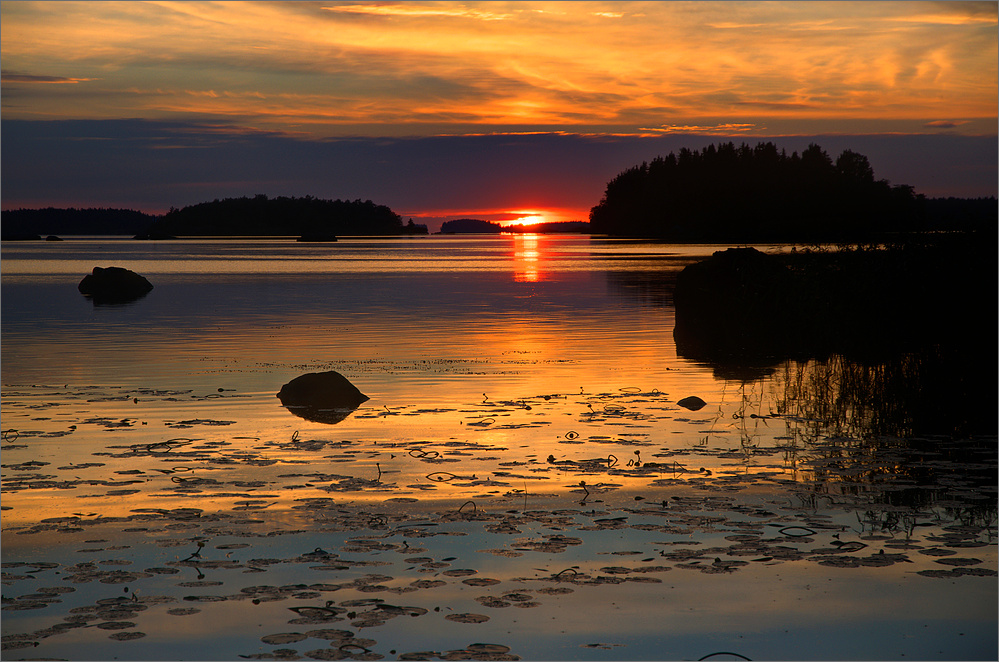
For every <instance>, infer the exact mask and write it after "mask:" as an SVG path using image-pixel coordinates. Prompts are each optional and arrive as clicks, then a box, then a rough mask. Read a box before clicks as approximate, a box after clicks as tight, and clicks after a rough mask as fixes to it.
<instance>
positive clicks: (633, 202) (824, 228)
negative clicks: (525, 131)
mask: <svg viewBox="0 0 999 662" xmlns="http://www.w3.org/2000/svg"><path fill="white" fill-rule="evenodd" d="M996 221H997V206H996V198H994V197H992V198H979V199H956V198H947V199H942V198H937V199H927V198H926V197H924V196H922V195H918V194H916V192H915V191H914V190H913V188H912V187H911V186H907V185H895V186H893V185H891V184H890V183H889V182H888V181H887V180H884V179H880V180H879V179H876V178H875V175H874V170H873V168H872V167H871V165H870V162H869V160H868V158H867V157H866V156H864V155H863V154H858V153H857V152H853V151H851V150H845V151H844V152H843V153H842V154H840V155H839V157H837V159H836V160H835V161H833V159H832V158H831V157H830V156H829V155H828V154H827V153H826V152H825V151H823V150H822V148H821V147H820V146H819V145H816V144H812V145H810V146H809V147H808V149H806V150H804V151H803V152H802V153H801V154H800V155H799V154H798V153H797V152H793V153H791V154H790V155H788V154H787V152H786V151H785V150H779V149H778V148H777V146H776V145H775V144H773V143H771V142H767V143H759V144H757V145H756V146H755V147H750V146H749V145H747V144H745V143H743V144H742V145H740V146H738V147H736V145H735V144H734V143H732V142H728V143H722V144H719V145H709V146H708V147H705V148H704V149H702V150H700V151H696V150H690V149H686V148H684V149H681V150H680V151H679V153H678V154H674V153H670V154H669V155H668V156H666V157H662V156H660V157H658V158H656V159H653V160H652V161H651V162H648V163H642V164H641V165H638V166H635V167H632V168H629V169H628V170H625V171H624V172H622V173H620V174H619V175H617V176H616V177H614V178H613V179H612V180H611V181H610V182H609V183H608V184H607V188H606V192H605V193H604V196H603V198H602V199H601V200H600V202H599V203H598V204H597V205H596V206H594V207H593V208H592V209H591V210H590V231H591V232H593V233H596V234H608V235H617V236H634V237H649V238H659V239H665V240H667V241H674V242H705V243H745V242H771V241H775V242H839V241H861V240H870V239H872V238H876V237H878V236H884V235H887V234H894V233H906V232H931V231H933V232H935V231H963V232H967V231H988V232H991V233H993V234H994V233H995V228H996Z"/></svg>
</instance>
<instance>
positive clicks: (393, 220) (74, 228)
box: [3, 195, 428, 241]
mask: <svg viewBox="0 0 999 662" xmlns="http://www.w3.org/2000/svg"><path fill="white" fill-rule="evenodd" d="M421 234H422V235H425V234H428V230H427V226H426V225H421V224H417V223H414V222H413V220H412V219H409V222H408V223H406V224H404V223H403V221H402V218H401V217H400V216H399V215H398V214H396V213H395V212H393V211H392V210H391V209H389V208H388V207H386V206H384V205H377V204H375V203H374V202H372V201H371V200H366V201H361V200H353V201H346V200H322V199H320V198H314V197H312V196H305V197H303V198H294V197H291V198H289V197H277V198H268V197H267V196H266V195H256V196H254V197H252V198H250V197H241V198H226V199H224V200H214V201H212V202H203V203H200V204H195V205H191V206H188V207H184V208H183V209H175V208H171V209H170V211H169V212H167V213H166V214H163V215H162V216H152V215H149V214H143V213H142V212H138V211H133V210H130V209H104V208H99V209H75V208H70V209H55V208H52V207H49V208H46V209H16V210H10V211H5V212H3V239H4V240H15V239H41V238H42V237H43V236H44V235H129V236H134V237H136V238H137V239H164V238H171V237H205V236H228V237H247V236H297V237H300V238H303V239H304V240H307V241H330V240H333V239H335V237H336V236H337V235H341V236H343V235H347V236H349V235H368V236H370V235H375V236H378V235H421Z"/></svg>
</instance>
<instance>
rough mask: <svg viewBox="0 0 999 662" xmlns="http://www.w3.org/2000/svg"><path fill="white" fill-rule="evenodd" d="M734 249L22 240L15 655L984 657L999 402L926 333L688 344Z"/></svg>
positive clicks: (7, 632) (13, 468)
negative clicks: (305, 391)
mask: <svg viewBox="0 0 999 662" xmlns="http://www.w3.org/2000/svg"><path fill="white" fill-rule="evenodd" d="M719 248H720V247H717V246H671V245H665V244H657V243H641V242H635V241H625V240H610V239H603V238H597V237H593V238H591V237H587V236H551V235H549V236H534V235H500V236H486V237H476V236H431V237H413V238H390V239H363V238H354V239H342V240H341V241H339V242H337V243H333V244H302V243H297V242H295V241H293V240H291V239H260V240H241V241H223V240H186V241H163V242H140V241H133V240H126V239H109V238H87V239H80V240H70V241H64V242H31V243H27V242H17V243H8V242H5V243H4V244H3V253H2V260H0V268H2V292H0V306H2V318H0V321H2V363H0V365H2V382H3V387H2V419H3V420H2V429H3V439H4V441H3V446H2V451H3V472H2V479H3V499H2V501H3V506H2V507H3V511H2V521H3V533H2V543H3V610H4V611H3V647H4V649H5V650H4V653H3V657H4V659H22V658H23V659H37V658H50V659H73V660H95V659H100V660H106V659H136V660H138V659H148V660H160V659H164V660H173V659H178V660H179V659H200V660H210V659H289V660H290V659H358V660H369V659H397V658H404V659H497V660H500V659H548V660H620V659H628V660H637V659H656V660H662V659H689V660H698V659H713V660H721V659H797V660H801V659H817V660H818V659H839V660H844V659H857V660H866V659H881V660H884V659H990V660H991V659H996V657H997V655H999V648H997V625H996V624H997V581H996V569H997V558H996V557H997V555H996V437H995V431H994V430H991V431H989V433H988V434H985V435H982V434H969V435H967V436H965V437H958V438H953V437H952V436H936V435H932V434H928V433H927V432H926V431H925V430H923V429H920V426H919V425H918V421H919V417H918V415H917V414H918V413H919V411H918V410H919V409H920V407H921V405H919V404H913V403H916V402H918V400H914V399H912V398H910V397H908V396H904V397H903V395H902V394H904V393H907V392H909V391H913V390H915V391H918V390H920V389H919V388H918V386H919V385H918V382H913V378H912V375H914V374H919V370H914V369H913V368H912V365H913V362H916V363H917V364H918V361H919V359H918V357H917V358H914V357H912V356H909V355H906V356H900V357H888V358H885V359H883V360H882V361H881V362H880V363H876V364H874V365H868V364H859V363H856V362H854V361H850V360H847V359H844V358H843V357H838V356H834V357H829V358H828V359H826V360H822V361H817V360H811V361H802V362H794V361H787V360H784V361H779V360H774V361H772V362H770V363H768V364H767V365H756V366H753V367H752V369H748V370H747V369H746V366H738V369H735V368H734V367H733V366H729V365H725V364H724V363H700V362H696V361H693V360H691V359H688V358H686V357H684V356H683V355H682V354H678V352H677V348H676V345H675V343H674V342H673V336H672V329H673V322H674V313H673V308H672V303H671V292H672V284H673V282H674V280H675V277H676V275H677V274H678V273H679V271H680V270H681V269H682V268H683V267H684V266H685V265H686V264H689V263H691V262H692V261H696V260H698V259H701V258H704V257H706V256H709V255H710V254H711V253H712V252H713V251H715V250H718V249H719ZM761 248H763V249H765V250H778V249H777V248H774V247H761ZM112 265H113V266H122V267H126V268H129V269H132V270H134V271H136V272H138V273H140V274H143V275H144V276H146V277H147V278H148V279H149V280H150V281H151V282H152V283H153V285H154V289H153V290H152V291H151V292H150V293H149V294H148V295H146V296H145V297H143V298H141V299H139V300H137V301H134V302H132V303H128V304H123V305H95V304H94V303H93V302H91V300H89V299H87V298H86V297H84V296H82V295H81V294H80V293H79V292H78V291H77V284H78V283H79V281H80V280H81V279H82V277H83V276H84V275H86V274H87V273H89V272H90V271H91V269H92V268H93V267H95V266H112ZM738 324H739V320H733V332H737V329H738ZM919 365H921V364H919ZM330 370H335V371H337V372H339V373H341V374H342V375H344V376H345V377H346V378H347V379H349V380H350V381H351V382H352V383H353V384H354V385H355V386H356V387H357V388H359V389H360V390H361V391H362V392H363V393H364V394H365V395H367V396H368V397H369V399H368V400H367V401H366V402H364V403H363V404H361V406H360V407H358V408H356V409H355V410H353V411H349V412H341V416H345V417H344V418H343V420H341V421H339V422H338V423H336V424H327V423H321V422H316V421H313V420H309V419H308V418H303V417H301V416H299V415H297V414H296V413H295V410H293V409H289V408H285V407H283V406H282V404H281V401H280V400H279V399H278V398H277V397H276V394H277V392H278V391H279V390H280V389H281V387H282V385H284V384H286V383H288V382H290V381H291V380H292V379H294V378H296V377H298V376H300V375H303V374H306V373H313V372H324V371H330ZM689 396H697V397H698V398H700V399H702V400H703V401H704V402H705V403H706V404H705V406H704V407H702V408H699V409H690V408H687V407H684V406H681V405H680V404H678V403H679V402H680V401H681V400H683V399H684V398H687V397H689ZM299 413H301V412H299ZM722 653H724V654H722Z"/></svg>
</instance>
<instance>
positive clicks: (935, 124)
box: [923, 120, 968, 129]
mask: <svg viewBox="0 0 999 662" xmlns="http://www.w3.org/2000/svg"><path fill="white" fill-rule="evenodd" d="M967 123H968V122H967V121H966V120H933V121H932V122H927V123H926V124H924V125H923V126H925V127H926V128H928V129H954V128H956V127H959V126H963V125H965V124H967Z"/></svg>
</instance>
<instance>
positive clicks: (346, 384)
mask: <svg viewBox="0 0 999 662" xmlns="http://www.w3.org/2000/svg"><path fill="white" fill-rule="evenodd" d="M277 397H278V398H279V399H280V400H281V404H282V405H284V406H285V407H286V408H287V409H288V411H290V412H291V413H293V414H295V415H296V416H299V417H301V418H304V419H306V420H308V421H313V422H315V423H328V424H333V423H339V422H340V421H342V420H343V419H345V418H347V416H349V415H350V414H351V412H353V411H354V410H355V409H357V408H358V407H359V406H361V404H362V403H364V402H366V401H367V400H368V399H369V398H368V396H366V395H364V394H363V393H361V392H360V391H359V390H358V388H357V387H356V386H354V385H353V384H351V383H350V381H349V380H348V379H347V378H346V377H344V376H343V375H341V374H340V373H339V372H336V371H335V370H330V371H327V372H310V373H307V374H304V375H302V376H300V377H296V378H295V379H293V380H291V381H290V382H288V383H287V384H285V385H284V386H282V387H281V390H280V391H279V392H278V394H277Z"/></svg>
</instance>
